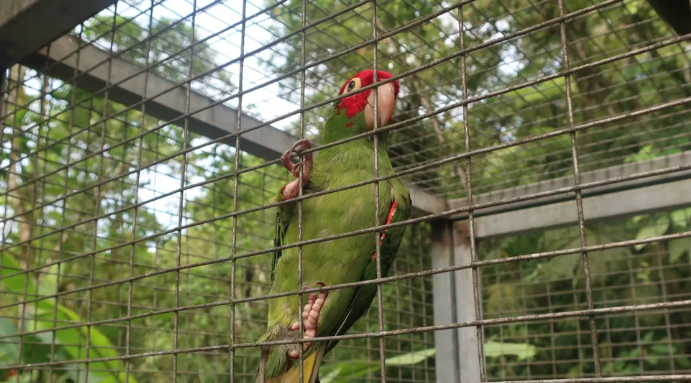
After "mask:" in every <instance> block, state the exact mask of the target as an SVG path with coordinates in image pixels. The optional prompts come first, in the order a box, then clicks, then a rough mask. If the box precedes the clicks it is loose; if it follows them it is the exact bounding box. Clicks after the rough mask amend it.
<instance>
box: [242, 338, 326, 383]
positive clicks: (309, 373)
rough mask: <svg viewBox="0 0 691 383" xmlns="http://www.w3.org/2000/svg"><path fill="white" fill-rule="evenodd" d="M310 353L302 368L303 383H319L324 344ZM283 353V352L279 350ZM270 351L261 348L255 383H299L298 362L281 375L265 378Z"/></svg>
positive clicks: (317, 346) (320, 344)
mask: <svg viewBox="0 0 691 383" xmlns="http://www.w3.org/2000/svg"><path fill="white" fill-rule="evenodd" d="M313 347H316V348H315V349H314V351H313V352H311V353H310V354H309V355H308V356H307V357H306V358H305V359H304V360H303V365H302V366H303V367H302V374H303V383H319V366H320V365H321V362H322V358H323V357H324V352H325V351H326V343H325V342H322V343H319V344H318V345H314V346H313ZM281 351H283V350H281ZM270 353H271V351H270V350H268V349H264V348H262V355H261V360H260V361H259V371H258V372H257V377H256V379H255V381H254V382H255V383H300V370H299V361H295V362H292V366H291V367H290V368H288V370H287V371H286V372H284V373H282V374H281V375H278V376H274V377H271V378H267V377H266V372H267V367H266V365H267V361H268V359H269V354H270Z"/></svg>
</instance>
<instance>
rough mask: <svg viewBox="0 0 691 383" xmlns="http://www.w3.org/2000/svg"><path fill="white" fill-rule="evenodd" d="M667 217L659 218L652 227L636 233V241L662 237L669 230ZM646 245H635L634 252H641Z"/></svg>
mask: <svg viewBox="0 0 691 383" xmlns="http://www.w3.org/2000/svg"><path fill="white" fill-rule="evenodd" d="M669 223H670V220H669V217H660V219H658V220H657V222H656V223H655V224H654V225H652V226H646V227H644V228H642V229H640V230H639V231H638V234H636V239H637V240H639V239H646V238H652V237H658V236H660V235H663V234H664V233H665V232H666V231H667V229H668V228H669ZM647 245H648V244H647V243H641V244H638V245H636V250H641V249H642V248H644V247H646V246H647Z"/></svg>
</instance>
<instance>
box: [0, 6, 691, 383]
mask: <svg viewBox="0 0 691 383" xmlns="http://www.w3.org/2000/svg"><path fill="white" fill-rule="evenodd" d="M111 3H113V0H99V1H95V0H94V1H89V0H82V1H74V0H61V1H49V0H33V1H23V0H6V1H5V2H3V3H2V4H0V47H2V48H1V49H0V66H8V65H11V64H13V63H15V62H17V61H19V62H21V63H22V64H24V65H26V66H29V67H32V68H34V69H37V70H42V69H43V68H44V65H46V63H50V65H49V66H48V70H47V71H46V72H45V73H46V74H48V75H50V76H53V77H55V78H59V79H63V80H66V81H69V80H70V79H71V78H72V77H73V76H74V74H75V73H82V72H85V74H83V75H81V76H80V79H79V87H81V88H84V89H86V90H88V91H91V92H97V91H100V90H103V89H104V88H108V94H109V97H110V98H111V99H112V100H113V101H116V102H118V103H121V104H123V105H125V106H131V105H134V104H137V103H141V100H146V110H147V113H148V114H150V115H152V116H154V117H157V118H159V119H162V120H175V119H179V118H180V117H184V121H185V124H186V125H185V128H188V129H189V130H190V131H193V132H196V133H199V134H201V135H204V136H207V137H209V138H211V139H218V138H219V137H224V136H227V135H228V134H232V133H236V132H238V131H239V130H240V127H242V129H243V130H247V129H251V128H257V127H262V128H261V129H257V130H254V131H251V132H248V133H246V134H242V135H237V136H235V137H230V138H226V139H224V140H223V141H222V142H224V143H226V144H228V145H230V146H238V147H241V148H242V151H244V152H247V153H250V154H253V155H255V156H258V157H261V158H264V159H267V160H274V159H276V158H277V157H278V156H279V155H280V154H281V153H282V152H283V151H285V150H287V149H288V148H290V146H291V145H292V144H293V143H294V142H295V141H296V140H297V139H298V138H297V137H294V136H292V135H290V134H288V133H286V132H284V131H282V130H279V129H276V128H274V127H272V126H270V125H269V124H268V123H265V122H263V121H260V120H257V119H256V118H254V117H251V116H249V115H246V114H243V113H242V112H240V113H238V111H237V110H235V109H233V108H230V107H228V106H225V105H223V104H220V103H218V102H216V101H214V100H212V99H211V98H209V97H206V96H204V95H202V94H199V93H197V92H194V91H191V90H189V89H186V88H185V87H180V86H179V84H176V83H174V82H173V81H170V80H167V79H165V78H163V77H162V76H159V75H157V74H155V73H151V72H149V71H142V69H141V68H140V67H138V66H136V65H134V64H132V63H131V62H129V61H127V60H124V59H120V58H117V57H116V58H113V57H112V56H111V54H110V53H109V52H106V51H104V50H101V49H99V48H97V47H95V46H93V45H90V44H87V43H85V42H83V41H80V40H78V39H77V38H75V37H72V36H62V37H59V36H61V35H62V34H63V33H64V32H65V30H66V29H69V28H71V27H72V26H74V25H76V24H77V23H78V22H80V21H82V20H84V19H86V18H87V17H89V16H90V15H93V14H94V13H96V12H98V11H100V10H101V9H103V8H105V7H107V6H108V5H110V4H111ZM560 4H561V2H560ZM57 11H59V12H64V13H65V14H66V15H70V18H64V19H62V20H61V22H60V23H48V24H42V23H45V22H46V21H45V17H46V16H47V15H51V18H52V19H57V18H55V17H54V16H52V14H51V12H57ZM37 16H38V17H37ZM27 20H29V21H30V22H28V21H27ZM37 25H49V26H50V28H36V26H37ZM303 25H304V20H303ZM563 28H564V23H562V33H563ZM27 29H33V30H40V31H41V33H40V34H35V35H33V34H27V33H26V30H27ZM27 36H33V37H32V38H31V41H27V40H26V37H27ZM56 38H57V40H55V41H54V42H53V43H52V44H51V45H50V47H49V48H45V47H44V48H41V49H38V48H40V47H42V46H44V45H45V44H46V43H48V42H50V41H52V40H54V39H56ZM303 38H304V34H303ZM374 38H377V36H376V34H375V36H374ZM303 46H304V44H303ZM77 51H80V57H79V59H77V58H76V56H75V55H74V53H75V52H77ZM32 52H33V53H32ZM303 60H304V52H303ZM375 60H376V59H375ZM104 63H108V64H107V66H106V65H104ZM145 76H146V77H147V80H146V81H147V84H148V89H146V94H147V95H148V97H147V96H146V95H145V94H143V93H142V89H141V88H142V87H141V85H140V84H141V82H142V81H143V79H144V77H145ZM303 80H304V70H303ZM303 92H304V83H303ZM159 94H160V96H158V97H155V98H154V99H151V95H159ZM303 104H304V94H303ZM303 107H304V105H303ZM199 109H204V110H203V111H202V112H198V113H194V114H191V115H190V110H199ZM181 123H182V120H180V121H179V122H178V124H181ZM571 128H572V129H574V131H575V127H574V124H573V121H571ZM302 131H303V133H304V119H303V129H302ZM571 134H573V132H572V133H571ZM375 137H376V136H375ZM574 150H575V149H574ZM575 155H576V154H575V152H574V156H575ZM468 158H469V157H468ZM458 159H461V157H459V158H458ZM688 164H691V153H689V152H685V153H680V154H677V155H672V156H668V157H664V158H658V159H655V160H651V161H647V162H642V163H635V164H629V165H625V166H617V167H612V168H607V169H601V170H597V171H593V172H586V173H582V174H578V169H577V168H576V183H575V184H576V185H581V186H583V185H584V184H586V186H587V185H588V184H597V183H602V185H599V186H598V185H596V186H593V187H583V188H579V187H578V186H576V187H575V188H574V186H573V185H574V179H573V177H563V178H559V179H554V180H550V181H543V182H539V183H535V184H531V185H527V186H521V187H515V188H510V189H505V190H501V191H496V192H491V193H486V194H478V195H474V196H471V197H470V198H469V199H465V198H464V199H459V200H451V201H445V200H444V199H442V198H439V197H436V196H434V195H431V194H428V193H426V192H424V191H421V190H420V189H418V188H415V187H409V189H410V191H411V194H412V200H413V201H414V202H413V204H414V205H413V206H414V209H415V210H414V215H415V217H424V216H428V215H437V216H436V217H435V220H434V221H433V222H432V224H433V234H434V240H433V249H432V253H433V255H434V257H433V260H432V265H433V269H434V270H439V269H448V268H452V269H453V268H456V271H455V272H453V273H448V272H443V273H435V274H434V277H433V278H434V310H435V311H434V318H435V323H434V325H435V326H439V327H443V326H444V325H452V324H459V323H461V324H462V323H471V322H476V321H479V320H480V319H481V316H480V317H477V316H476V312H475V311H474V309H473V308H474V305H476V304H477V297H476V296H474V294H473V290H474V289H476V291H475V294H477V289H479V288H480V286H476V287H474V285H473V278H477V274H476V275H475V276H474V275H473V274H474V270H477V262H478V260H477V259H473V256H474V254H473V244H472V242H471V241H472V238H476V239H482V238H489V237H493V236H499V235H509V234H517V233H522V232H525V231H530V230H538V229H544V228H553V227H558V226H563V225H569V224H580V225H581V226H583V223H584V218H583V217H584V216H585V217H587V219H588V222H591V221H593V220H599V219H608V218H613V217H620V216H624V215H635V214H641V213H645V212H650V211H660V210H666V209H673V208H676V207H680V206H688V205H691V180H689V178H690V176H691V170H690V169H688V167H689V165H688ZM673 167H686V168H684V169H682V170H683V171H678V172H675V173H673V174H671V175H670V174H665V173H664V171H665V170H669V169H670V168H673ZM655 172H659V174H657V173H655ZM641 173H649V174H653V176H649V177H646V178H636V175H637V174H641ZM622 177H628V178H626V179H627V180H626V181H625V182H618V181H617V179H621V178H622ZM604 181H608V183H605V182H604ZM236 187H237V186H236ZM569 188H571V190H567V191H563V192H555V191H556V190H558V189H563V190H565V189H569ZM634 188H635V189H634ZM545 192H547V193H549V192H553V193H551V194H549V195H545V196H543V197H537V198H530V199H521V197H522V196H527V195H531V194H535V193H538V194H539V193H545ZM575 195H576V196H577V199H576V201H577V202H576V203H577V205H578V206H577V207H578V208H575V207H576V206H575V205H574V196H575ZM512 199H515V200H516V201H515V202H513V203H509V204H505V203H502V204H499V202H501V201H507V200H512ZM613 201H616V202H617V203H612V202H613ZM477 204H480V205H482V204H488V205H491V206H488V207H486V208H483V209H477V208H475V209H474V210H470V211H469V210H468V209H469V207H470V206H474V205H477ZM449 212H451V213H449ZM473 215H474V216H473ZM468 230H474V233H473V234H472V235H470V239H471V241H469V238H468V234H467V232H468ZM583 248H584V249H585V248H586V244H585V243H583ZM583 254H584V259H585V260H586V261H587V253H585V252H584V253H583ZM470 265H473V266H472V267H471V266H470ZM380 307H381V305H380ZM590 309H591V310H590V312H592V307H590ZM478 328H479V326H478ZM380 331H381V329H380ZM434 334H435V335H434V336H435V344H436V348H437V356H436V358H437V381H438V382H450V381H461V382H477V381H481V380H482V379H483V377H482V375H483V372H482V371H481V365H482V363H481V362H480V357H481V355H479V354H478V352H477V350H478V346H479V345H478V343H479V342H480V339H479V336H478V334H479V332H476V328H475V326H466V327H461V326H456V327H450V328H447V329H441V330H438V331H435V333H434ZM480 338H481V336H480ZM595 347H596V346H595Z"/></svg>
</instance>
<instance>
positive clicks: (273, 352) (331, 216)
mask: <svg viewBox="0 0 691 383" xmlns="http://www.w3.org/2000/svg"><path fill="white" fill-rule="evenodd" d="M377 78H378V80H386V79H390V78H392V75H391V74H390V73H388V72H385V71H381V70H377ZM372 84H374V70H372V69H369V70H364V71H362V72H360V73H358V74H356V75H355V76H353V77H351V78H350V79H349V80H348V81H346V83H345V84H344V85H343V86H342V87H341V89H340V92H339V95H345V97H343V98H341V99H339V100H338V101H336V102H334V104H333V108H332V109H331V112H330V114H329V116H328V118H327V119H326V122H325V124H324V126H323V128H322V129H321V132H320V141H321V143H322V144H329V143H333V142H336V141H339V140H343V139H347V138H349V137H352V136H355V135H358V134H361V133H365V132H368V131H371V130H372V129H374V123H375V118H377V119H378V120H377V123H378V125H377V126H378V127H383V126H386V125H388V124H390V123H391V120H392V117H393V111H394V104H395V101H396V98H397V97H398V91H399V83H398V81H397V80H394V81H390V82H388V83H385V84H382V85H379V86H378V87H377V96H376V97H377V116H375V115H374V97H375V95H374V92H373V89H368V90H365V91H362V92H357V91H358V90H359V89H360V88H363V87H366V86H369V85H372ZM351 93H352V95H351V96H348V95H349V94H351ZM386 143H387V133H386V132H382V133H381V134H380V141H379V146H378V156H379V157H378V163H379V176H380V177H383V176H393V175H395V172H394V169H393V166H392V164H391V160H390V158H389V155H388V153H387V150H386V148H387V145H386ZM311 148H312V144H311V141H310V140H309V139H301V140H298V141H297V142H296V143H295V145H293V147H292V148H291V149H289V150H287V151H286V152H285V153H283V155H282V156H281V163H282V164H283V166H284V167H285V168H286V169H287V170H288V171H289V172H290V173H291V174H292V176H293V177H295V179H294V180H292V181H291V182H289V183H287V184H286V185H284V186H283V187H281V188H280V189H279V190H278V192H277V194H276V196H275V197H274V198H275V201H290V200H291V199H294V198H296V197H297V196H298V195H299V187H300V184H302V192H303V195H305V196H307V195H309V194H313V193H316V192H322V191H328V190H333V189H337V188H341V187H344V186H348V185H352V184H355V183H358V182H362V181H369V180H372V179H373V178H375V177H374V176H375V173H374V160H375V155H374V140H373V137H372V136H368V137H365V138H360V139H357V140H353V141H348V142H345V143H341V144H338V145H335V146H331V147H328V148H324V149H321V150H320V151H319V155H318V156H313V154H312V153H311V152H306V153H303V152H305V151H307V150H309V149H311ZM299 155H302V161H300V162H298V163H294V162H293V160H292V157H294V156H299ZM300 170H302V179H301V180H299V179H298V178H299V177H300ZM300 181H301V182H300ZM374 190H375V186H374V183H369V184H366V185H362V186H358V187H355V188H350V189H346V190H342V191H339V192H335V193H330V194H323V195H319V196H316V197H313V198H307V199H304V200H303V202H302V238H303V240H309V239H316V238H324V237H328V236H333V235H338V234H344V233H349V232H353V231H356V230H362V229H367V228H371V227H373V226H375V224H376V223H375V196H374ZM379 206H380V209H379V217H378V221H376V222H379V223H380V224H381V223H386V224H391V223H395V222H402V221H405V220H407V219H408V218H409V217H410V212H411V206H412V200H411V198H410V193H409V192H408V190H406V188H405V187H404V186H403V184H402V183H401V181H400V180H399V179H398V178H388V179H386V180H383V181H380V182H379ZM276 209H277V211H276V226H275V239H274V246H275V247H280V246H285V245H287V244H292V243H296V242H298V210H297V209H298V204H297V203H295V202H293V203H290V202H287V203H284V204H281V205H278V206H277V208H276ZM404 232H405V226H404V225H403V226H398V227H391V228H387V229H386V230H384V232H383V233H381V234H380V233H377V232H372V233H366V234H359V235H355V236H349V237H345V238H339V239H336V240H329V241H324V242H318V243H312V244H308V245H303V248H302V286H303V287H305V288H307V287H324V286H332V285H339V284H344V283H351V282H358V281H363V280H371V279H375V278H376V277H377V257H380V260H381V272H382V275H383V276H386V275H387V273H388V271H389V269H390V267H391V264H392V263H393V261H394V259H395V257H396V254H397V253H398V249H399V246H400V243H401V240H402V238H403V235H404ZM376 241H379V244H380V254H377V251H376ZM297 273H298V248H297V247H291V248H287V249H283V250H276V251H274V252H273V264H272V270H271V283H272V286H271V291H270V294H280V293H285V292H290V291H297V290H298V276H297ZM376 293H377V286H376V285H375V284H369V285H362V286H355V287H348V288H341V289H333V290H320V291H318V292H317V293H310V294H307V297H306V298H307V299H306V304H305V305H304V306H303V307H302V310H300V309H301V308H300V307H299V303H298V296H297V295H295V294H293V295H287V296H280V297H277V298H272V299H270V300H269V305H268V306H269V310H268V321H267V329H266V332H265V333H264V334H263V335H262V336H261V337H259V339H258V340H257V341H256V343H255V344H258V343H262V342H275V341H289V340H297V339H298V338H299V337H300V332H299V331H298V330H299V329H300V328H299V323H298V321H297V320H298V315H302V318H303V322H302V326H303V332H304V339H312V338H314V337H323V336H334V335H342V334H345V333H346V331H348V329H350V327H351V326H352V325H353V324H354V323H355V321H357V320H358V319H359V318H360V317H361V316H362V315H363V314H364V313H365V312H366V311H367V309H368V308H369V306H370V305H371V303H372V300H373V299H374V297H375V295H376ZM337 343H338V341H337V340H334V341H328V342H327V341H323V342H314V344H313V342H308V341H305V342H304V343H295V344H280V345H263V346H261V347H260V351H261V352H260V360H259V368H258V371H257V375H256V378H255V383H289V382H290V383H298V382H299V373H298V371H299V370H298V369H299V359H298V358H299V353H300V351H299V348H300V347H302V348H303V377H304V381H303V382H302V383H307V382H309V383H317V382H319V380H318V373H319V366H320V364H321V362H322V359H323V357H324V355H325V354H326V353H327V352H329V351H331V350H332V349H333V348H334V347H335V346H336V344H337Z"/></svg>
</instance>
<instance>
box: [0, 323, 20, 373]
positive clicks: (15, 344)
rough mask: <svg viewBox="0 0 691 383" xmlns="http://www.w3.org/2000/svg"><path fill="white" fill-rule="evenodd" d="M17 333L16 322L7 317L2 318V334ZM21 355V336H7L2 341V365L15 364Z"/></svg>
mask: <svg viewBox="0 0 691 383" xmlns="http://www.w3.org/2000/svg"><path fill="white" fill-rule="evenodd" d="M16 333H17V327H16V326H15V325H14V323H12V322H10V321H9V320H7V319H5V318H0V335H2V336H6V335H12V334H16ZM18 356H19V337H11V338H5V339H3V340H2V342H1V343H0V366H2V365H5V366H7V365H10V364H15V363H16V362H17V357H18Z"/></svg>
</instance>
